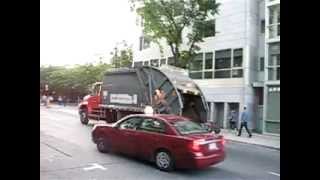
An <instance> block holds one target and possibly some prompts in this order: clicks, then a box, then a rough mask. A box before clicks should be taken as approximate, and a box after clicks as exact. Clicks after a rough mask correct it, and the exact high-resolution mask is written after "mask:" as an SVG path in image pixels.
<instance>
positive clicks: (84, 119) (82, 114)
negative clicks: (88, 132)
mask: <svg viewBox="0 0 320 180" xmlns="http://www.w3.org/2000/svg"><path fill="white" fill-rule="evenodd" d="M80 121H81V123H82V124H85V125H87V124H88V122H89V119H88V113H87V111H86V110H83V111H81V112H80Z"/></svg>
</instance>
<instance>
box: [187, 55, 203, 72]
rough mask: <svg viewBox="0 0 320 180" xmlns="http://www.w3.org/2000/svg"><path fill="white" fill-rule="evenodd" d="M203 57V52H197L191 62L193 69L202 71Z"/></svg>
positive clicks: (191, 68)
mask: <svg viewBox="0 0 320 180" xmlns="http://www.w3.org/2000/svg"><path fill="white" fill-rule="evenodd" d="M202 57H203V53H199V54H197V55H196V56H195V57H194V58H193V59H192V60H191V62H190V70H191V71H201V70H202V62H203V60H202Z"/></svg>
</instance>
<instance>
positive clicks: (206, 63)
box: [205, 53, 213, 69]
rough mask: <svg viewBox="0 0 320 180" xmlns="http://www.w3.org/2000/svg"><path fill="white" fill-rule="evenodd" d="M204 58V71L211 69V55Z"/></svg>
mask: <svg viewBox="0 0 320 180" xmlns="http://www.w3.org/2000/svg"><path fill="white" fill-rule="evenodd" d="M205 58H206V61H205V69H212V61H213V60H212V58H213V53H206V54H205Z"/></svg>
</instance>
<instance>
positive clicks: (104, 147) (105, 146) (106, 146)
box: [97, 139, 110, 153]
mask: <svg viewBox="0 0 320 180" xmlns="http://www.w3.org/2000/svg"><path fill="white" fill-rule="evenodd" d="M97 149H98V151H99V152H101V153H107V152H109V151H110V143H107V141H105V140H103V139H99V140H98V141H97Z"/></svg>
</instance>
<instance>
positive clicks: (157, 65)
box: [151, 59, 159, 67]
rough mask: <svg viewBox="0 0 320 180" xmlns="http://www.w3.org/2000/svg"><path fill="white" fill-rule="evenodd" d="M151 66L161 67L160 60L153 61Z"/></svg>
mask: <svg viewBox="0 0 320 180" xmlns="http://www.w3.org/2000/svg"><path fill="white" fill-rule="evenodd" d="M151 66H153V67H159V60H158V59H152V60H151Z"/></svg>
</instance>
